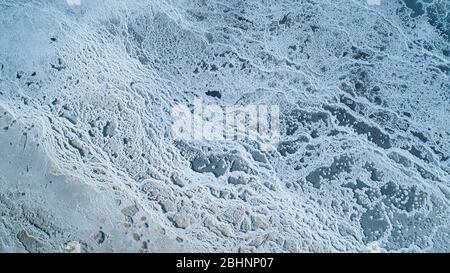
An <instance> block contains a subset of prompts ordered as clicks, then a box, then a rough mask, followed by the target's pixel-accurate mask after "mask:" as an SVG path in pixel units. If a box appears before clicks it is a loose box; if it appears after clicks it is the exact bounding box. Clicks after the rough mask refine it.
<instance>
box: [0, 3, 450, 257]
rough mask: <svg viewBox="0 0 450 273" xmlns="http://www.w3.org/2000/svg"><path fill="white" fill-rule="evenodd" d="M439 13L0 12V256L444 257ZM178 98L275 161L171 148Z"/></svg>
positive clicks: (230, 149) (342, 6)
mask: <svg viewBox="0 0 450 273" xmlns="http://www.w3.org/2000/svg"><path fill="white" fill-rule="evenodd" d="M449 10H450V8H449V4H448V2H447V1H444V0H442V1H406V0H405V1H381V5H374V6H370V5H368V4H367V2H366V1H363V0H337V1H320V0H308V1H306V0H305V1H301V0H299V1H284V0H279V1H269V0H252V1H243V0H230V1H222V2H220V1H203V0H189V1H188V0H177V1H175V0H167V1H162V0H160V1H138V0H130V1H81V5H80V6H69V5H67V3H66V2H65V1H59V0H52V1H51V0H46V1H28V0H19V1H16V0H15V1H11V0H1V1H0V68H1V70H0V107H1V111H0V112H1V113H0V123H1V128H0V129H1V130H0V131H1V132H0V144H1V149H2V151H3V152H2V154H3V155H2V159H1V160H0V170H1V172H0V212H1V214H2V217H1V219H0V251H30V252H39V251H73V246H76V247H78V248H79V249H78V250H80V251H106V252H109V251H131V252H135V251H143V252H145V251H240V252H254V251H258V252H274V251H276V252H280V251H281V252H299V251H300V252H301V251H314V252H330V251H332V252H336V251H338V252H341V251H351V252H354V251H418V252H421V251H424V252H426V251H439V252H448V251H450V223H449V218H450V217H449V216H450V215H449V202H450V159H449V155H450V141H449V140H450V119H449V118H448V116H449V114H450V92H449V90H450V81H449V71H450V62H449V54H450V42H449V41H450V40H449V39H450V33H449V25H450V21H449V18H450V17H449ZM211 92H213V93H215V94H220V98H219V97H218V96H215V97H210V96H208V95H207V94H211ZM194 97H201V98H203V99H204V100H205V101H207V102H211V103H217V104H220V105H245V104H248V103H252V104H261V103H265V104H275V103H276V104H278V105H280V108H281V112H282V115H281V121H282V140H283V141H282V143H281V144H280V146H279V147H278V150H277V151H276V152H271V153H267V152H262V151H260V150H259V149H258V143H251V142H248V141H242V142H236V143H231V144H230V143H228V144H223V143H190V142H182V141H176V140H174V139H173V138H172V136H171V132H170V126H171V122H172V120H171V117H170V110H171V107H172V106H174V105H175V104H177V103H184V104H190V103H192V101H193V98H194ZM200 165H202V166H200ZM76 247H75V250H76Z"/></svg>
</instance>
